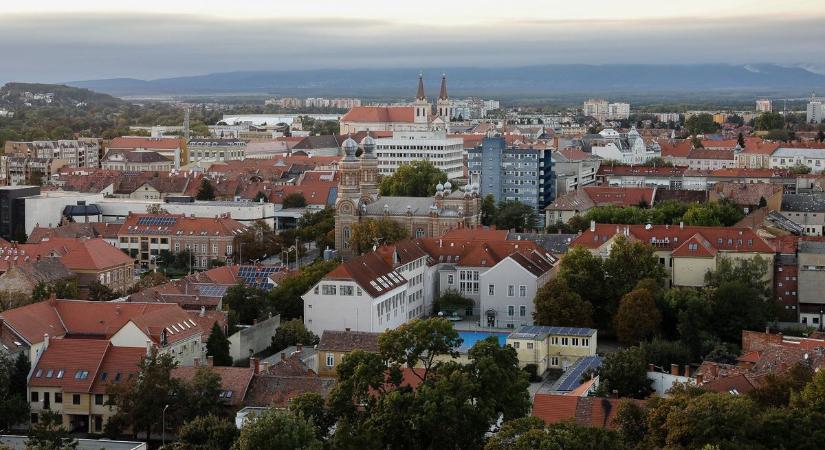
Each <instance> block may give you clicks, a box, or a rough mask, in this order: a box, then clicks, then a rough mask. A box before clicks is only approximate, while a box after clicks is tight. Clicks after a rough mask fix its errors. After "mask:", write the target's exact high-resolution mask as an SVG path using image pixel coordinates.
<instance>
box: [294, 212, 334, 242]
mask: <svg viewBox="0 0 825 450" xmlns="http://www.w3.org/2000/svg"><path fill="white" fill-rule="evenodd" d="M297 229H298V237H299V238H300V239H301V241H303V242H315V247H316V248H318V249H319V250H324V249H325V248H333V247H335V234H334V229H335V210H334V209H333V208H324V209H322V210H320V211H315V212H312V211H306V212H304V215H303V216H301V218H300V219H298V226H297Z"/></svg>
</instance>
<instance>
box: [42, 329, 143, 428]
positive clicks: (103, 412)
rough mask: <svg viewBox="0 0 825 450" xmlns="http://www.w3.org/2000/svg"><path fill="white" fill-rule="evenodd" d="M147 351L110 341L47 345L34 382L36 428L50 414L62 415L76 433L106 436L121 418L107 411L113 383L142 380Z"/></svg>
mask: <svg viewBox="0 0 825 450" xmlns="http://www.w3.org/2000/svg"><path fill="white" fill-rule="evenodd" d="M145 356H146V348H144V347H117V346H114V345H112V343H111V342H109V341H108V340H105V339H48V338H47V339H46V341H45V342H44V344H43V351H42V352H41V354H40V355H39V358H38V359H37V360H35V361H33V362H32V371H31V375H30V377H29V381H28V400H29V406H30V408H31V423H32V424H36V423H38V421H39V420H40V417H41V416H42V414H43V413H44V412H45V411H50V412H53V413H57V414H59V415H60V417H61V419H62V425H63V427H65V428H66V429H67V430H69V431H70V432H73V433H98V434H102V433H103V431H104V427H105V425H106V423H107V422H108V421H109V419H110V418H111V417H112V416H113V415H115V414H116V413H117V410H116V409H115V408H113V407H110V406H108V405H106V402H107V401H108V400H109V398H108V397H109V396H108V395H107V393H106V391H107V388H108V387H109V386H110V385H111V384H113V383H119V382H125V381H126V380H129V379H131V378H133V377H135V376H137V375H138V372H139V369H138V364H139V363H140V361H141V359H142V358H144V357H145Z"/></svg>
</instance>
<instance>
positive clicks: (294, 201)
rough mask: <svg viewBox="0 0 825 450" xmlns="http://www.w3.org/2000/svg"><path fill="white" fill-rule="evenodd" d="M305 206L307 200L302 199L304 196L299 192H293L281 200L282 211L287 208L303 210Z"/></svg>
mask: <svg viewBox="0 0 825 450" xmlns="http://www.w3.org/2000/svg"><path fill="white" fill-rule="evenodd" d="M306 205H307V199H306V198H304V194H302V193H300V192H293V193H291V194H289V195H287V196H285V197H284V200H283V207H284V209H287V208H304V207H306Z"/></svg>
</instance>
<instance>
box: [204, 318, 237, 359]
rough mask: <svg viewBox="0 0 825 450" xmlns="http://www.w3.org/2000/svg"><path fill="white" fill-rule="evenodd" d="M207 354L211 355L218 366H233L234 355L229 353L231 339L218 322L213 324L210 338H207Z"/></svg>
mask: <svg viewBox="0 0 825 450" xmlns="http://www.w3.org/2000/svg"><path fill="white" fill-rule="evenodd" d="M206 356H211V357H212V359H213V363H214V364H215V365H216V366H231V365H232V356H231V355H230V354H229V339H228V338H227V337H226V334H224V332H223V329H222V328H221V327H220V325H218V322H215V323H214V324H212V331H211V332H210V333H209V339H207V340H206Z"/></svg>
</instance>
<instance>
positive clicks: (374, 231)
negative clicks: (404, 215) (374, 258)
mask: <svg viewBox="0 0 825 450" xmlns="http://www.w3.org/2000/svg"><path fill="white" fill-rule="evenodd" d="M407 235H408V233H407V229H406V228H404V227H402V226H401V225H399V224H398V223H397V222H395V221H393V220H391V219H385V218H380V219H364V220H362V221H360V222H358V223H356V224H353V225H352V235H351V236H350V246H351V247H352V248H353V249H355V251H356V252H357V253H364V252H368V251H370V250H371V249H372V248H373V247H374V246H375V245H376V244H379V245H380V244H392V243H394V242H398V241H400V240H402V239H404V238H406V237H407Z"/></svg>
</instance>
